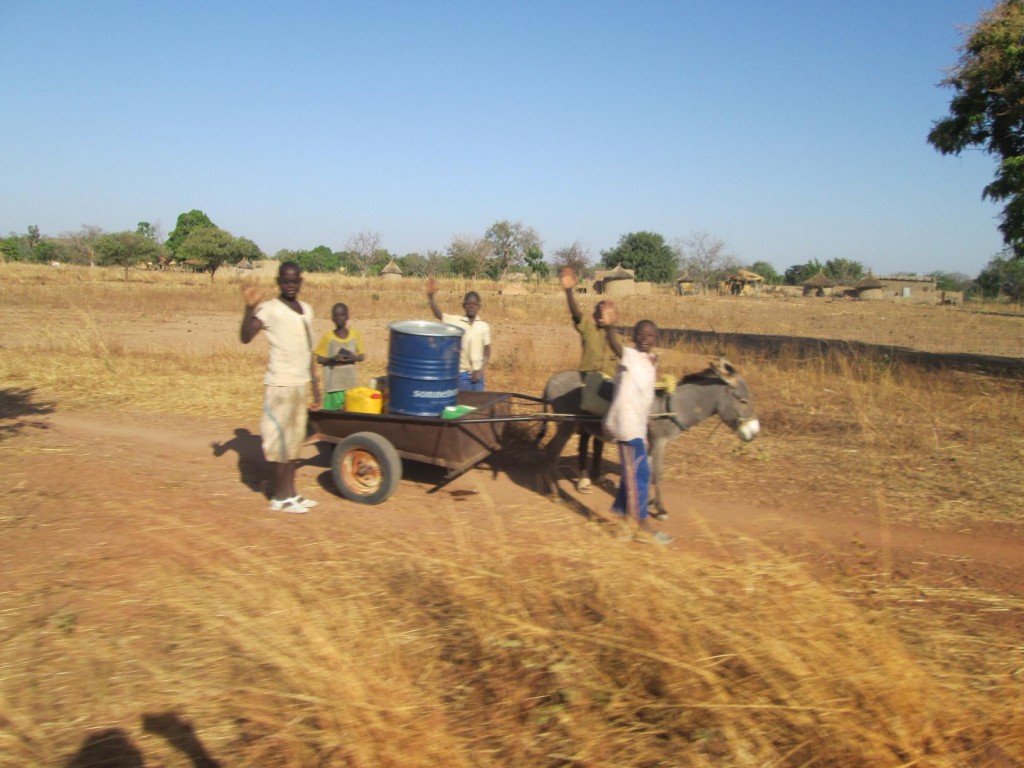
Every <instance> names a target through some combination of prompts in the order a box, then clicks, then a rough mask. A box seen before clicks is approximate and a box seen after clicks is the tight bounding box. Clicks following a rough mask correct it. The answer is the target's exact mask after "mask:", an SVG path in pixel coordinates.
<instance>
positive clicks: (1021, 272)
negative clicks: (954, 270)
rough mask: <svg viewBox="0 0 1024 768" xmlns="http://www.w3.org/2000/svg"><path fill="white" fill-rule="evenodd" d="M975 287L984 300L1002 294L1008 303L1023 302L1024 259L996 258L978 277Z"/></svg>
mask: <svg viewBox="0 0 1024 768" xmlns="http://www.w3.org/2000/svg"><path fill="white" fill-rule="evenodd" d="M977 285H978V289H979V290H980V291H981V295H982V296H985V297H986V298H996V297H998V296H999V295H1000V294H1002V295H1004V296H1006V297H1007V298H1009V299H1010V301H1016V302H1018V303H1019V302H1021V301H1024V259H1021V258H1019V257H1016V258H1013V257H1011V258H1007V257H1006V256H996V257H995V258H994V259H992V260H991V261H990V262H989V263H988V265H986V267H985V269H983V270H982V271H981V274H979V275H978V279H977Z"/></svg>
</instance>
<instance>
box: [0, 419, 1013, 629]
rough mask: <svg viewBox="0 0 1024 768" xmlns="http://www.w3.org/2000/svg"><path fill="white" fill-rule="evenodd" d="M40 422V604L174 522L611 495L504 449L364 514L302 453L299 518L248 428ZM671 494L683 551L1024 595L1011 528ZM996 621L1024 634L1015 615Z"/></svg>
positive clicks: (357, 522)
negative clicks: (941, 525) (557, 481)
mask: <svg viewBox="0 0 1024 768" xmlns="http://www.w3.org/2000/svg"><path fill="white" fill-rule="evenodd" d="M35 421H36V422H37V423H40V424H45V427H42V426H23V427H22V428H20V429H19V430H18V434H16V435H15V436H13V437H11V438H9V439H8V440H5V442H4V446H5V453H6V462H7V464H8V470H7V473H6V474H7V476H8V478H11V479H12V486H11V487H9V488H7V489H6V492H7V498H8V500H9V501H8V504H6V505H5V507H6V511H5V512H4V513H3V516H2V517H0V527H2V529H3V536H4V540H5V543H6V544H7V546H5V547H3V548H2V549H0V574H2V576H0V580H2V581H0V589H2V590H19V591H22V592H34V593H37V594H40V595H41V604H40V610H43V611H47V610H50V611H52V610H55V609H57V608H59V607H60V606H61V605H64V604H66V603H67V601H69V600H71V599H73V598H77V599H79V600H81V599H86V600H87V599H88V594H89V593H90V592H91V591H92V589H94V588H99V589H102V587H103V586H104V585H108V584H115V583H116V584H124V583H130V581H131V578H132V573H133V571H134V569H136V568H138V567H145V566H146V565H151V564H153V563H158V562H159V560H160V558H161V557H162V556H163V552H162V551H161V550H160V547H159V544H158V543H157V540H156V539H154V540H153V541H152V542H150V540H149V539H148V538H147V536H146V535H144V534H145V532H146V531H148V530H151V529H153V528H165V527H167V526H168V525H170V526H172V527H175V528H178V529H180V531H181V535H183V536H187V535H188V531H189V529H190V528H191V527H193V526H198V527H202V528H204V529H212V530H213V531H214V532H215V533H216V534H217V537H218V538H221V539H222V540H223V539H227V540H231V541H237V542H239V543H240V544H241V543H243V542H259V541H266V540H268V539H273V540H274V541H275V542H276V543H277V545H279V546H281V547H288V546H300V547H301V546H302V545H303V544H304V543H308V541H310V540H313V539H315V538H316V537H321V536H326V537H331V538H336V537H344V536H345V535H346V532H347V531H349V530H351V529H353V528H361V529H365V530H371V531H375V532H376V533H377V534H379V535H380V536H381V537H382V539H384V540H386V539H387V537H388V536H389V533H394V532H395V531H397V530H399V529H401V530H403V531H404V532H408V531H409V530H410V529H413V530H416V531H420V532H422V533H423V534H424V535H425V536H428V537H431V536H438V535H441V536H443V535H445V532H444V530H443V528H444V526H439V525H438V524H437V523H438V520H439V519H441V518H442V517H448V516H451V515H457V516H459V517H461V518H463V519H466V518H469V519H472V518H474V517H478V518H480V524H481V525H485V524H486V522H485V518H486V517H488V516H493V515H495V514H497V515H498V516H499V517H500V518H501V519H502V520H504V521H505V522H506V523H507V524H508V525H509V526H515V524H516V520H517V518H518V517H520V516H530V517H531V518H537V517H538V516H540V517H543V518H544V520H545V521H547V522H549V523H550V525H548V526H547V530H549V531H550V535H552V536H555V535H557V532H558V530H559V528H560V527H562V526H568V525H584V524H586V523H585V521H586V518H587V517H588V516H592V513H596V518H598V519H599V518H600V515H601V513H603V512H604V510H606V509H607V507H608V506H609V505H610V501H611V497H610V495H609V492H608V491H607V490H605V489H595V491H594V492H593V493H591V494H589V495H586V496H583V495H578V494H576V492H575V491H574V490H573V489H572V486H571V483H569V482H568V481H565V482H563V483H562V491H563V496H564V500H563V501H561V502H557V501H552V500H551V499H549V498H548V497H546V496H544V495H542V494H540V493H539V492H538V491H537V490H536V488H537V472H536V467H535V466H532V465H530V464H529V463H528V462H524V461H523V460H522V459H523V457H522V456H515V457H506V456H503V455H502V454H500V453H499V454H496V455H495V456H494V457H493V459H492V461H490V462H489V463H485V464H484V465H482V466H481V467H478V468H477V469H474V470H471V471H470V472H468V473H467V474H465V475H464V476H462V477H460V478H458V479H456V480H455V481H453V482H452V483H450V484H448V485H446V486H444V487H443V488H441V489H440V490H437V491H436V492H434V488H435V485H436V483H437V482H438V481H439V479H440V472H439V471H438V470H436V469H434V468H431V467H424V466H418V465H409V464H408V463H407V465H406V466H407V473H406V475H407V476H406V477H405V478H404V479H403V481H402V483H401V485H400V487H399V490H398V491H397V493H396V494H395V495H394V496H393V497H392V499H390V500H389V501H388V502H387V503H386V504H383V505H380V506H377V507H366V506H362V505H358V504H354V503H351V502H348V501H346V500H344V499H342V498H341V497H340V496H338V495H337V494H336V493H335V491H334V489H333V486H332V484H331V475H330V471H329V468H328V463H327V454H326V453H325V452H321V451H319V450H318V449H317V447H316V446H315V445H310V446H308V448H307V449H306V457H305V462H304V464H303V466H302V467H301V469H300V470H299V475H298V481H299V488H300V491H301V492H302V493H304V494H306V495H308V496H311V497H314V498H317V499H318V500H320V502H321V504H320V506H319V507H317V508H316V509H315V510H313V511H312V512H311V513H310V514H309V515H306V516H296V515H284V514H274V513H271V512H268V511H267V503H266V499H265V498H264V496H263V494H262V484H263V480H264V478H265V477H266V474H265V469H266V467H265V465H264V463H263V459H262V456H261V452H260V444H259V438H258V436H257V434H256V432H257V428H256V425H255V424H248V425H239V424H236V423H232V422H227V421H224V422H210V421H209V420H206V419H196V418H189V417H180V416H166V415H162V416H154V415H146V414H138V413H120V414H117V417H116V418H110V417H108V416H106V415H101V414H90V413H55V414H52V415H50V416H47V417H42V419H40V418H38V417H36V418H35ZM683 439H685V437H684V438H683ZM670 450H671V448H670ZM571 464H572V457H567V458H566V459H563V463H562V467H563V470H564V472H565V473H566V474H568V473H570V472H571V470H570V466H571ZM665 498H666V501H667V505H668V507H669V509H670V510H671V512H672V517H671V519H670V520H669V521H668V522H666V523H664V524H663V527H664V529H665V530H667V531H668V532H669V533H671V534H672V535H674V536H675V537H676V540H675V542H674V543H672V544H671V545H669V546H670V549H671V550H673V551H674V552H677V553H678V555H679V556H680V557H685V556H686V554H687V552H691V551H699V552H702V553H705V554H707V555H709V556H713V557H722V558H730V559H735V560H742V559H744V558H748V557H757V556H758V552H760V551H762V550H761V548H763V547H767V548H768V549H769V550H771V551H774V552H777V553H782V554H783V555H784V556H786V557H789V558H794V559H796V560H798V561H800V562H801V563H802V564H803V565H804V566H805V567H807V568H809V569H811V570H812V571H814V572H816V573H819V574H820V575H821V576H822V577H823V578H826V577H827V578H837V577H838V578H851V577H852V578H856V579H859V580H865V579H866V580H870V581H877V582H885V583H889V584H892V583H894V582H912V583H913V584H914V585H915V586H916V587H922V588H926V587H928V586H929V585H931V586H934V587H937V588H938V587H941V589H942V594H943V595H944V597H942V598H941V599H944V600H948V599H951V598H950V596H951V595H953V596H954V597H955V595H956V593H957V590H982V591H984V592H989V593H992V594H995V595H1004V596H1007V597H1010V596H1015V597H1018V598H1019V597H1022V596H1024V541H1021V540H1020V538H1017V537H1014V536H1013V535H1011V532H1010V531H1009V529H1007V530H1002V529H998V528H991V529H987V530H972V531H936V530H922V529H916V528H912V527H906V526H895V525H893V526H888V525H881V524H880V521H879V519H878V518H877V516H873V515H868V514H864V513H857V512H847V511H844V510H842V509H836V508H835V507H832V506H829V505H828V502H827V501H826V499H825V498H824V497H821V498H815V497H814V496H807V497H805V498H804V500H803V502H802V503H801V504H799V505H794V504H793V503H792V501H791V500H790V501H787V502H786V505H785V508H781V507H779V506H777V505H775V504H773V503H772V502H771V501H769V500H764V499H757V498H738V499H737V498H725V497H723V495H722V494H720V493H716V492H715V489H714V488H710V487H705V486H703V485H702V484H701V482H700V480H699V479H695V480H694V481H693V482H691V483H690V484H688V486H687V487H686V488H683V487H681V486H680V485H678V484H674V483H668V484H666V489H665ZM197 546H199V545H198V543H197ZM636 546H645V545H642V544H637V545H636ZM55 576H56V578H55ZM95 596H96V597H98V596H99V595H95ZM990 618H992V619H993V620H995V621H998V622H999V623H1000V624H1002V625H1003V626H1006V623H1007V622H1008V623H1009V624H1010V625H1011V626H1013V625H1016V626H1019V627H1020V628H1021V629H1022V630H1024V615H1022V614H1019V613H1014V612H1012V611H1011V612H1005V611H1004V612H1000V613H999V614H998V615H994V616H993V617H990Z"/></svg>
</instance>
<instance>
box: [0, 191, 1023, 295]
mask: <svg viewBox="0 0 1024 768" xmlns="http://www.w3.org/2000/svg"><path fill="white" fill-rule="evenodd" d="M381 241H382V238H381V235H380V233H379V232H373V231H363V232H359V233H357V234H355V235H353V236H351V237H350V238H349V239H348V241H347V242H346V243H345V245H344V247H343V248H342V249H341V250H332V249H331V248H330V247H328V246H326V245H318V246H316V247H315V248H312V249H309V250H289V249H282V250H280V251H278V252H277V253H276V254H274V256H273V258H274V259H277V260H279V261H285V260H287V261H295V262H297V263H298V264H299V266H301V267H302V269H303V271H306V272H338V271H344V272H346V273H349V274H353V275H360V276H363V277H366V276H371V275H379V274H380V273H381V271H382V270H383V269H384V268H385V267H386V266H387V265H388V263H390V262H394V263H395V264H396V265H397V266H398V268H399V269H400V270H401V271H402V274H404V275H408V276H414V277H443V276H453V277H467V278H473V279H481V278H485V279H487V278H489V279H493V280H503V279H505V278H507V277H508V276H509V275H511V274H516V273H518V274H521V275H523V276H524V277H526V278H529V279H546V278H548V277H549V276H550V275H552V274H557V273H558V272H559V271H561V269H562V268H564V267H569V268H571V269H572V270H573V271H574V272H575V273H576V274H578V275H580V276H584V277H588V276H593V274H594V271H595V270H596V269H614V268H615V267H617V266H621V267H623V268H624V269H629V270H632V271H633V272H634V273H635V275H636V278H637V280H641V281H648V282H653V283H671V282H673V281H674V280H675V279H676V278H678V277H680V276H682V275H685V276H686V277H687V278H688V279H689V280H691V281H692V282H694V283H695V284H696V285H698V286H699V287H700V288H701V289H703V290H704V291H710V290H713V289H715V288H717V286H718V284H719V282H721V281H722V280H724V279H725V278H726V277H728V276H729V275H731V274H733V273H735V272H736V271H737V270H740V269H747V270H749V271H751V272H755V273H757V274H758V275H760V276H761V277H763V278H764V280H765V282H766V283H767V284H769V285H778V284H785V285H801V284H802V283H803V282H804V281H806V280H807V279H808V278H811V277H813V276H814V275H817V274H818V273H819V272H820V273H822V274H824V275H825V276H826V277H828V278H830V279H831V280H833V281H834V282H836V283H838V284H842V285H853V284H854V283H856V282H857V281H858V280H860V279H861V278H862V277H864V276H865V274H866V271H865V268H864V266H863V265H862V264H861V263H860V262H859V261H854V260H851V259H845V258H836V259H829V260H827V261H825V262H824V263H821V262H819V261H818V260H817V259H811V260H810V261H807V262H806V263H803V264H794V265H792V266H790V267H789V268H787V269H786V270H785V271H784V272H782V273H781V274H779V273H778V272H777V271H776V270H775V268H774V266H773V265H772V264H770V263H768V262H766V261H755V262H752V263H749V264H748V263H744V262H743V261H742V260H741V259H740V258H739V257H738V256H737V255H736V254H734V253H733V252H732V251H731V250H730V249H729V247H728V244H727V243H726V241H725V240H723V239H721V238H719V237H715V236H714V235H711V234H709V233H707V232H694V233H692V234H690V235H689V236H688V237H685V238H679V239H677V240H675V241H674V242H672V243H669V242H668V241H666V240H665V238H664V237H663V236H662V235H660V234H658V233H656V232H648V231H641V232H629V233H627V234H624V235H622V236H621V237H620V238H619V241H618V243H616V245H615V246H614V247H613V248H609V249H607V250H604V251H601V253H600V255H599V257H598V258H597V259H593V258H592V257H591V254H590V252H589V251H588V249H587V248H586V247H585V246H584V245H582V244H581V243H580V242H579V241H577V242H574V243H571V244H570V245H567V246H563V247H561V248H558V249H556V250H554V251H553V252H552V253H551V258H550V260H549V259H547V258H546V257H545V253H544V250H543V247H544V243H543V241H542V240H541V238H540V236H539V235H538V234H537V232H536V231H535V230H534V229H533V228H532V227H529V226H526V225H524V224H523V223H522V222H519V221H509V220H501V221H497V222H495V223H494V224H492V225H491V226H490V227H489V228H488V229H487V231H486V232H484V233H483V234H482V235H479V236H476V235H465V234H463V235H456V236H454V237H452V239H451V242H450V243H449V244H448V246H447V247H446V248H445V249H444V250H443V251H437V250H428V251H426V252H423V253H420V252H413V253H406V254H404V255H399V254H395V253H391V252H390V251H388V250H387V249H386V248H384V247H382V245H381ZM0 257H2V258H3V259H6V260H9V261H27V262H37V263H50V262H54V261H56V262H61V263H69V264H85V265H92V264H100V265H109V266H117V267H121V268H123V269H124V270H125V278H126V279H127V277H128V270H129V269H130V268H132V267H137V266H139V265H143V264H147V265H150V264H151V265H153V266H156V267H166V266H170V265H181V266H184V267H187V268H190V269H194V270H197V271H205V272H209V273H210V275H211V278H212V276H213V274H214V273H216V271H217V270H218V269H220V268H221V267H222V266H224V265H234V264H238V263H239V262H243V261H249V262H255V261H258V260H260V259H265V258H267V257H266V255H265V254H264V253H263V252H262V251H261V250H260V248H259V246H257V245H256V243H254V242H253V241H252V240H249V239H247V238H245V237H237V236H235V235H233V234H231V233H230V232H227V231H225V230H224V229H221V228H220V227H218V226H217V225H216V224H214V222H213V221H212V220H211V219H210V217H209V216H207V215H206V214H205V213H204V212H203V211H200V210H191V211H188V212H186V213H182V214H181V215H180V216H178V220H177V222H176V224H175V227H174V229H173V230H171V232H170V233H169V234H168V235H167V237H166V239H164V238H163V236H162V233H161V232H160V229H159V227H158V226H155V225H153V224H150V223H149V222H147V221H140V222H139V223H138V225H137V226H136V228H135V229H134V230H126V231H123V232H104V231H103V230H102V229H100V228H99V227H96V226H89V225H86V226H83V227H82V228H81V229H79V230H77V231H74V232H63V233H61V234H60V235H59V236H57V237H44V236H43V235H42V234H41V233H40V232H39V227H37V226H30V227H28V230H27V231H26V233H25V234H16V233H11V234H10V235H9V236H8V237H6V238H0ZM930 276H931V277H934V278H935V279H936V281H937V283H938V287H939V289H940V290H946V291H965V292H967V293H969V294H973V295H978V296H984V297H989V298H994V297H996V296H999V295H1005V296H1008V297H1010V298H1011V299H1012V300H1014V301H1021V299H1022V294H1024V260H1022V259H1019V258H1015V252H1013V251H1012V250H1010V249H1008V250H1007V251H1006V252H1004V253H1002V254H999V255H997V256H995V257H994V258H993V259H992V260H991V261H990V262H989V264H988V265H987V266H986V267H985V269H984V270H982V272H981V273H980V274H979V275H978V277H977V278H975V279H973V280H972V279H971V278H969V277H968V276H967V275H964V274H961V273H956V272H954V273H943V272H933V273H931V274H930Z"/></svg>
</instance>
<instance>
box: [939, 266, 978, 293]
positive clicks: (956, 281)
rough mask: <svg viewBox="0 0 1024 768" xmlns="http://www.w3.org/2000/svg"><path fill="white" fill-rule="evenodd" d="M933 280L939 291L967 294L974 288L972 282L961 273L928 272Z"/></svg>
mask: <svg viewBox="0 0 1024 768" xmlns="http://www.w3.org/2000/svg"><path fill="white" fill-rule="evenodd" d="M928 276H929V277H934V278H935V287H936V288H937V289H938V290H940V291H963V292H964V293H967V292H968V291H969V290H971V288H973V287H974V280H972V279H971V278H970V277H968V276H967V275H965V274H964V273H963V272H942V271H935V272H929V273H928Z"/></svg>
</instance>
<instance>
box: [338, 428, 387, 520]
mask: <svg viewBox="0 0 1024 768" xmlns="http://www.w3.org/2000/svg"><path fill="white" fill-rule="evenodd" d="M331 473H332V474H333V476H334V484H335V485H336V486H337V487H338V491H340V492H341V495H342V496H344V497H345V498H346V499H348V500H349V501H355V502H358V503H360V504H380V503H381V502H382V501H385V500H386V499H387V498H388V497H389V496H391V494H392V493H394V492H395V489H396V488H398V483H399V481H400V480H401V479H402V459H401V458H400V457H399V456H398V451H396V450H395V447H394V446H393V445H392V444H391V443H389V442H388V441H387V440H386V439H385V438H383V437H381V436H380V435H378V434H375V433H373V432H356V433H355V434H354V435H349V436H348V437H346V438H345V439H344V440H342V441H341V442H340V443H338V445H337V447H335V449H334V453H333V454H332V455H331Z"/></svg>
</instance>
